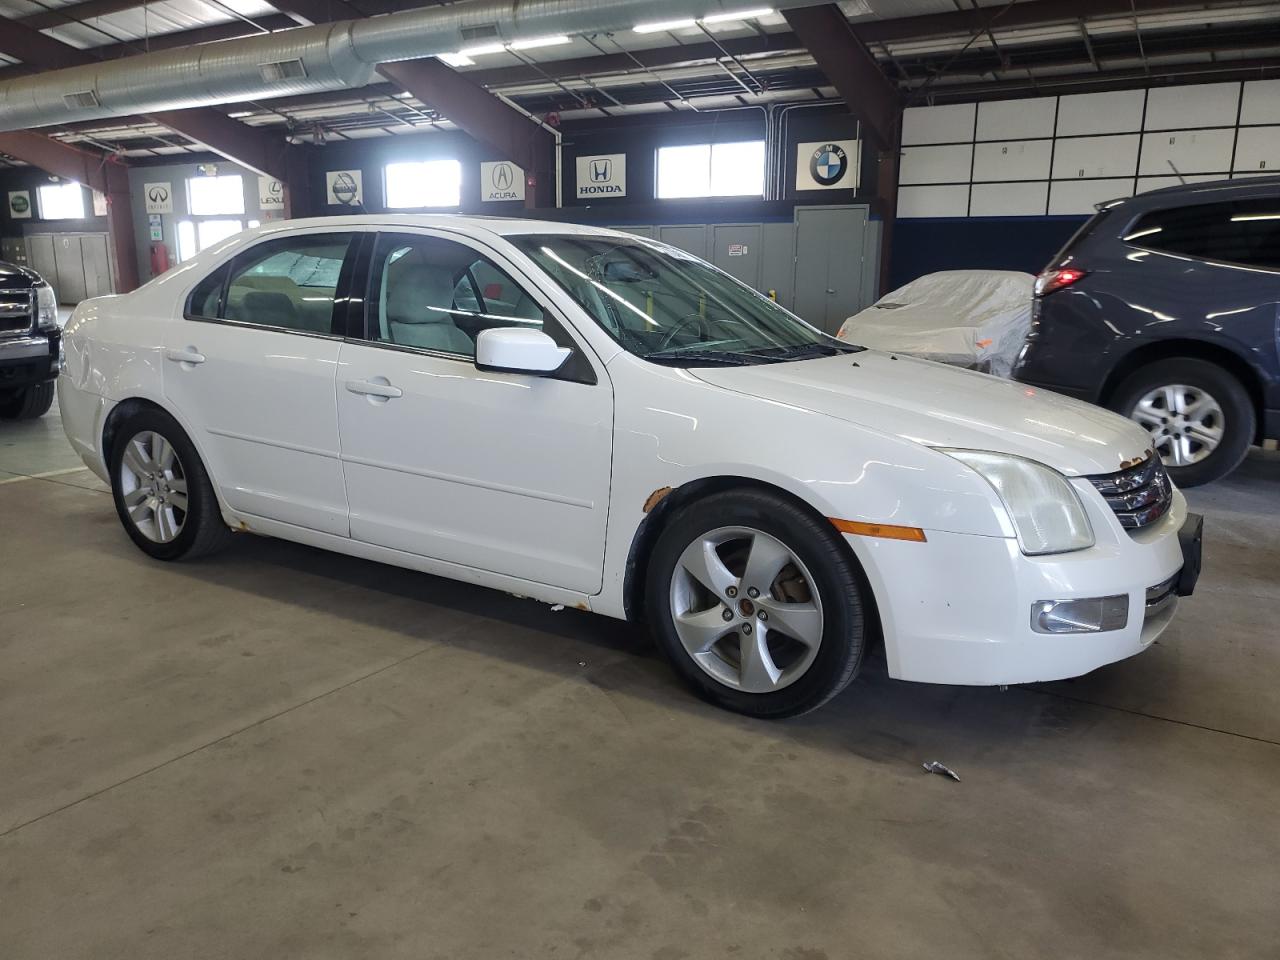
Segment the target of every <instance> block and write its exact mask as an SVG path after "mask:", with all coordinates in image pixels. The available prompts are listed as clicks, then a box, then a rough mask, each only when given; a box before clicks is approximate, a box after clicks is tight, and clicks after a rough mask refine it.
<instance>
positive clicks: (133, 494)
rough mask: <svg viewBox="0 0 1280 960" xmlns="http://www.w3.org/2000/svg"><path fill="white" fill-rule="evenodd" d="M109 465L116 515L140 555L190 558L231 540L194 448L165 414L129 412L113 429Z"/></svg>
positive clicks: (167, 558)
mask: <svg viewBox="0 0 1280 960" xmlns="http://www.w3.org/2000/svg"><path fill="white" fill-rule="evenodd" d="M108 465H109V467H110V469H111V494H112V498H113V499H114V500H115V504H116V513H117V514H118V515H119V517H120V522H121V523H122V524H124V529H125V532H126V533H128V534H129V538H130V539H131V540H133V542H134V543H135V544H137V546H138V548H139V549H140V550H142V552H143V553H146V554H147V555H148V556H151V557H154V558H155V559H157V560H178V559H192V558H195V557H200V556H205V555H208V554H210V553H213V552H215V551H217V550H220V549H221V548H222V547H224V546H225V545H226V544H227V542H228V541H229V540H230V539H231V531H230V530H229V529H228V528H227V525H226V524H225V523H223V521H222V511H221V510H220V509H219V507H218V498H217V496H216V495H215V494H214V492H213V485H212V484H211V483H210V482H209V475H208V473H206V472H205V469H204V464H203V463H201V462H200V457H199V456H198V455H197V453H196V449H195V446H194V445H193V444H192V443H191V440H190V438H188V437H187V435H186V433H185V432H184V431H183V429H182V428H181V427H180V426H178V422H177V421H176V420H174V419H173V417H171V416H169V414H167V413H165V412H164V411H163V410H158V409H143V410H138V411H136V412H134V413H131V414H127V415H126V416H125V419H124V421H123V422H122V423H120V424H118V425H117V426H116V429H115V441H114V442H113V443H112V446H111V451H110V456H109V461H108Z"/></svg>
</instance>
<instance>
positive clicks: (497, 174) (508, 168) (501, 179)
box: [480, 160, 524, 202]
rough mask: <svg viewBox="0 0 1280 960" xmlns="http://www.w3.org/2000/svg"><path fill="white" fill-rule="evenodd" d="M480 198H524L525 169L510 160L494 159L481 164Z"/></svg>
mask: <svg viewBox="0 0 1280 960" xmlns="http://www.w3.org/2000/svg"><path fill="white" fill-rule="evenodd" d="M480 199H481V200H483V201H485V202H489V201H495V200H523V199H524V171H523V170H521V169H520V168H519V167H517V166H516V165H515V164H514V163H512V162H511V161H509V160H493V161H489V162H488V163H482V164H480Z"/></svg>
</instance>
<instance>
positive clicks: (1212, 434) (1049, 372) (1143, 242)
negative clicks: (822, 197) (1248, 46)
mask: <svg viewBox="0 0 1280 960" xmlns="http://www.w3.org/2000/svg"><path fill="white" fill-rule="evenodd" d="M1013 375H1014V377H1015V378H1017V379H1018V380H1021V381H1023V382H1024V383H1030V384H1034V385H1037V386H1041V387H1045V388H1047V389H1050V390H1055V391H1057V392H1059V393H1066V394H1070V395H1071V396H1075V397H1080V398H1082V399H1084V400H1088V401H1090V402H1092V403H1098V404H1102V405H1104V406H1107V407H1110V408H1111V409H1112V410H1115V411H1117V412H1119V413H1122V414H1124V415H1125V416H1127V417H1130V418H1132V419H1134V420H1136V421H1137V422H1138V423H1140V424H1142V426H1144V427H1145V428H1146V429H1147V430H1148V431H1149V432H1150V433H1151V442H1152V445H1153V447H1154V448H1155V449H1156V451H1157V452H1158V453H1159V454H1160V457H1161V459H1163V460H1164V463H1165V465H1166V466H1167V467H1168V470H1169V474H1170V476H1172V477H1173V479H1174V481H1175V482H1176V483H1177V484H1178V485H1179V486H1184V487H1189V486H1195V485H1196V484H1199V483H1207V482H1208V481H1210V480H1216V479H1218V478H1219V477H1223V476H1225V475H1226V474H1228V473H1230V472H1231V471H1232V470H1234V469H1235V468H1236V466H1237V465H1238V464H1239V463H1240V461H1241V460H1242V459H1244V455H1245V453H1246V452H1247V451H1248V449H1249V446H1250V444H1253V443H1259V442H1261V441H1262V440H1264V439H1274V438H1277V437H1280V176H1277V177H1256V178H1248V179H1242V180H1227V181H1220V182H1215V183H1205V184H1194V185H1184V186H1179V187H1170V188H1168V189H1164V190H1155V191H1152V192H1151V193H1144V194H1142V195H1140V196H1137V197H1132V198H1128V199H1124V200H1114V201H1112V202H1110V203H1104V204H1102V205H1100V206H1099V208H1098V213H1097V215H1096V216H1094V217H1093V219H1091V220H1090V221H1089V222H1088V223H1086V224H1085V225H1084V226H1083V227H1081V228H1080V230H1079V231H1078V232H1077V233H1076V234H1075V236H1073V237H1072V238H1071V240H1070V241H1068V243H1067V245H1066V246H1065V247H1063V248H1062V250H1061V252H1059V253H1058V255H1057V256H1056V257H1054V259H1053V260H1052V261H1051V262H1050V263H1049V266H1048V267H1046V268H1045V270H1044V272H1042V273H1041V274H1040V276H1039V278H1038V279H1037V280H1036V290H1035V304H1034V308H1033V313H1032V322H1031V331H1030V333H1029V334H1028V335H1027V340H1026V343H1025V344H1024V345H1023V348H1022V353H1021V354H1020V356H1019V358H1018V362H1017V364H1016V366H1015V367H1014V373H1013Z"/></svg>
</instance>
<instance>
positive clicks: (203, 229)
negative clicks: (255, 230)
mask: <svg viewBox="0 0 1280 960" xmlns="http://www.w3.org/2000/svg"><path fill="white" fill-rule="evenodd" d="M243 229H244V223H243V222H241V221H240V220H230V219H224V220H194V221H193V220H180V221H178V261H179V262H181V261H183V260H190V259H191V258H192V257H194V256H195V255H196V254H197V253H199V252H200V251H201V250H203V249H204V248H205V247H209V246H212V245H213V244H215V243H217V242H218V241H219V240H225V239H226V238H227V237H231V236H235V235H236V234H237V233H239V232H240V231H241V230H243Z"/></svg>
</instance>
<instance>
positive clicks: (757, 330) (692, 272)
mask: <svg viewBox="0 0 1280 960" xmlns="http://www.w3.org/2000/svg"><path fill="white" fill-rule="evenodd" d="M508 239H509V240H511V241H512V242H513V243H514V244H515V245H516V246H518V247H519V248H520V249H521V250H523V251H524V252H525V253H526V254H528V255H529V256H530V257H532V258H533V259H534V261H535V262H536V263H537V264H538V266H540V267H541V268H542V269H543V270H545V271H546V272H547V273H548V274H550V275H551V277H552V279H554V280H555V281H556V283H558V284H559V285H560V286H561V287H562V288H564V290H565V292H566V293H568V294H569V295H570V296H571V297H573V298H574V300H576V301H577V302H578V303H579V304H580V305H581V306H582V308H583V309H584V310H586V311H587V313H589V314H590V315H591V316H592V317H593V318H594V319H595V321H596V322H597V323H598V324H600V326H602V327H603V328H604V329H605V330H606V331H608V333H609V334H610V336H612V337H613V338H614V339H615V340H617V341H618V343H619V344H621V345H622V347H623V348H624V349H626V350H627V351H628V352H630V353H633V354H635V355H636V356H638V357H643V358H645V359H646V360H652V361H653V362H655V363H669V364H677V365H681V366H694V365H699V364H742V363H769V362H777V361H781V360H797V359H803V358H807V357H818V356H830V355H832V354H835V353H844V352H848V351H851V350H856V349H858V348H856V347H851V346H850V345H848V344H845V343H843V342H842V341H839V340H836V339H834V338H833V337H829V336H827V335H826V334H824V333H822V332H820V331H818V330H816V329H814V328H813V327H811V326H809V325H808V324H806V323H804V322H802V321H800V320H798V319H796V318H795V317H793V316H792V315H791V314H789V313H788V312H787V311H785V310H783V309H782V308H781V307H779V306H778V305H777V304H776V303H774V302H773V301H772V300H770V299H768V298H767V297H762V296H761V295H760V294H758V293H756V292H755V291H754V290H752V289H751V288H750V287H748V286H746V285H744V284H742V283H739V282H738V281H737V280H735V279H734V278H733V277H731V276H729V275H728V274H726V273H723V272H721V271H720V270H717V269H716V268H715V267H713V266H711V265H710V264H707V263H704V262H703V261H701V260H699V259H697V258H696V257H693V256H690V255H689V254H686V253H682V252H680V251H678V250H674V249H672V248H670V247H664V246H658V245H656V244H650V243H646V242H645V241H643V240H639V239H635V240H632V239H629V238H621V237H604V236H599V237H591V236H578V235H573V234H542V235H528V236H514V237H509V238H508Z"/></svg>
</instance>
